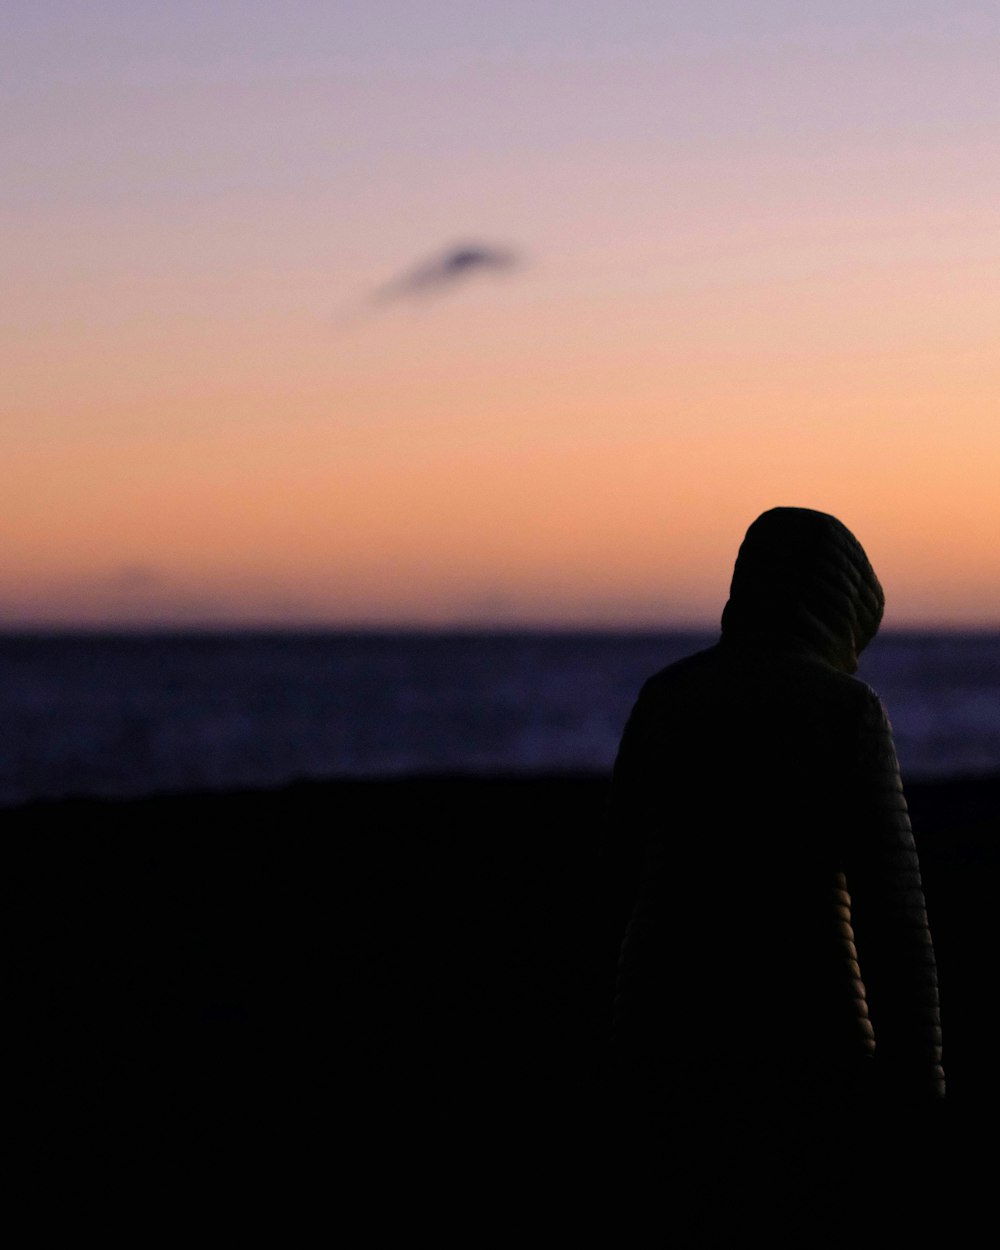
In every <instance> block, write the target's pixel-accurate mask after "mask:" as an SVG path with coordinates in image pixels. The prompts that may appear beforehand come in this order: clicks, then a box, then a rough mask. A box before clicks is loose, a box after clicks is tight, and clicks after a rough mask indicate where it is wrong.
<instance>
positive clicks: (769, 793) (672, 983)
mask: <svg viewBox="0 0 1000 1250" xmlns="http://www.w3.org/2000/svg"><path fill="white" fill-rule="evenodd" d="M883 606H884V596H883V592H882V588H881V586H880V585H879V582H878V579H877V577H876V576H875V573H874V571H873V570H872V567H871V564H870V563H869V561H868V558H867V556H866V555H865V552H864V550H863V549H862V547H861V544H860V543H859V542H858V541H857V539H856V538H855V537H854V535H853V534H851V532H850V531H849V530H848V529H847V528H846V527H845V526H844V525H843V524H841V522H840V521H838V520H836V519H835V518H834V517H832V516H828V515H826V514H825V513H822V512H815V511H812V510H810V509H805V508H774V509H772V510H771V511H769V512H765V513H764V514H763V515H762V516H760V517H759V518H758V519H757V520H756V521H755V522H754V523H753V524H752V525H751V526H750V528H749V530H748V531H747V534H746V537H745V539H744V541H743V544H742V546H741V547H740V551H739V555H738V558H737V560H736V566H735V570H734V573H733V579H732V586H731V591H730V597H729V601H728V603H727V604H726V607H725V610H724V612H723V616H722V634H721V638H720V640H719V641H718V642H717V643H716V644H715V645H714V646H712V647H710V648H708V649H707V650H704V651H701V652H699V653H698V654H695V655H692V656H689V657H687V658H686V659H683V660H681V661H679V662H677V663H675V664H672V665H670V666H669V667H667V668H665V669H663V670H662V671H661V672H659V673H657V674H656V675H655V676H653V677H652V678H650V679H649V680H648V681H647V682H646V684H645V685H644V686H643V688H642V691H641V692H640V695H639V698H638V701H637V703H636V704H635V707H634V708H633V710H632V713H631V715H630V717H629V719H628V723H627V725H626V727H625V731H624V734H623V737H622V740H621V745H620V748H619V751H618V756H617V759H616V762H615V767H614V773H613V780H612V800H611V810H610V819H609V821H608V824H607V836H606V842H605V846H604V848H603V869H604V880H605V886H606V888H607V889H608V890H609V892H610V905H609V908H608V919H609V923H610V926H611V932H610V934H609V938H610V943H611V944H613V946H614V949H615V950H616V951H617V973H616V982H615V991H614V1003H613V1010H612V1016H613V1024H612V1057H613V1071H614V1073H615V1080H616V1082H617V1090H618V1094H619V1097H620V1098H621V1099H623V1100H624V1101H625V1102H626V1103H629V1104H631V1107H632V1110H633V1111H636V1110H638V1109H642V1110H643V1111H644V1113H646V1114H648V1115H652V1114H659V1115H661V1116H662V1117H664V1118H666V1119H670V1117H671V1116H673V1117H675V1118H676V1117H677V1116H681V1117H683V1116H684V1115H685V1114H686V1115H687V1116H688V1122H694V1121H698V1122H702V1121H703V1119H704V1113H705V1112H706V1111H707V1110H708V1109H710V1108H714V1109H715V1110H716V1112H720V1111H724V1113H725V1114H727V1115H729V1116H730V1117H731V1118H738V1117H739V1116H740V1115H746V1114H748V1113H752V1112H751V1109H755V1110H756V1111H757V1112H758V1113H763V1112H764V1111H765V1109H771V1110H772V1111H773V1110H774V1108H776V1107H777V1108H784V1109H792V1110H795V1111H797V1112H799V1111H802V1110H803V1109H806V1110H807V1111H809V1112H810V1113H811V1112H812V1111H815V1110H817V1109H820V1108H824V1109H826V1110H827V1111H829V1110H830V1109H831V1107H840V1108H843V1107H844V1106H845V1105H848V1104H850V1105H851V1106H854V1107H857V1106H862V1105H866V1104H870V1103H872V1102H877V1103H879V1104H880V1105H883V1106H884V1105H886V1100H887V1099H888V1100H889V1102H890V1103H891V1104H892V1105H893V1106H896V1107H900V1106H913V1107H916V1106H919V1105H924V1104H925V1103H926V1102H927V1101H928V1100H930V1101H933V1100H935V1099H937V1098H940V1097H941V1096H942V1095H943V1092H944V1074H943V1070H942V1067H941V1031H940V1019H939V1012H938V989H937V976H936V969H935V959H934V949H933V946H932V943H931V936H930V932H929V929H928V923H927V915H926V911H925V907H924V897H923V892H922V884H921V878H920V872H919V866H918V862H917V854H916V850H915V846H914V840H913V835H912V832H911V829H910V822H909V817H908V814H907V808H906V801H905V798H904V796H903V788H902V784H901V781H900V775H899V768H898V764H897V761H896V753H895V748H894V745H893V739H892V732H891V729H890V725H889V721H888V718H887V716H886V713H885V709H884V707H883V705H882V703H881V701H880V700H879V698H878V696H877V695H876V694H875V693H874V691H873V690H872V689H871V688H870V687H868V686H867V685H865V684H864V683H863V682H861V681H859V680H858V679H857V678H855V677H854V676H852V674H853V673H854V672H855V670H856V669H857V665H858V656H859V655H860V654H861V652H862V651H863V650H864V648H865V646H866V645H867V644H868V643H869V642H870V641H871V640H872V638H873V637H874V636H875V634H876V631H877V630H878V626H879V623H880V621H881V618H882V612H883ZM735 1108H740V1109H741V1110H740V1111H739V1112H737V1111H736V1110H734V1109H735Z"/></svg>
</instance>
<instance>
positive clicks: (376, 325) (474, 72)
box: [0, 0, 1000, 627]
mask: <svg viewBox="0 0 1000 1250" xmlns="http://www.w3.org/2000/svg"><path fill="white" fill-rule="evenodd" d="M0 96H2V104H3V116H4V127H3V138H2V141H0V142H2V147H3V161H2V187H0V236H2V251H3V255H4V258H5V269H6V281H5V289H6V300H5V309H4V313H3V319H4V326H3V334H2V336H0V377H2V379H3V386H2V390H0V396H2V413H0V429H2V438H3V449H4V462H5V466H6V489H5V490H4V492H3V502H2V505H0V507H2V513H0V515H3V517H4V520H5V524H4V527H3V528H4V532H5V538H6V559H5V560H4V561H3V564H2V566H0V567H2V572H0V623H2V624H4V625H5V626H7V627H19V626H25V625H32V624H46V623H48V624H86V625H98V624H110V625H115V624H165V625H171V624H185V625H187V624H226V623H234V624H246V625H296V624H303V625H326V624H329V625H336V626H340V625H363V624H383V625H387V624H427V625H462V624H473V625H477V626H491V625H529V624H533V625H620V626H649V625H661V624H674V623H681V624H713V623H715V622H717V620H718V616H719V612H720V610H721V607H722V603H723V602H724V599H725V596H726V591H727V587H728V580H729V576H730V574H731V571H732V564H733V559H734V557H735V554H736V549H737V547H738V545H739V542H740V539H741V538H742V535H743V532H744V531H745V529H746V526H747V525H748V524H749V522H750V521H751V520H753V518H754V517H755V516H756V515H757V514H758V513H760V512H761V511H763V510H764V509H766V508H768V507H771V506H774V505H776V504H785V505H788V504H792V505H801V506H807V507H814V508H819V509H822V510H824V511H828V512H833V513H835V514H836V515H837V516H839V517H840V518H841V519H842V520H843V521H844V522H845V523H846V524H847V525H848V526H850V527H851V528H852V529H853V530H854V531H855V533H856V534H857V535H858V537H859V538H860V539H861V541H862V543H863V544H864V545H865V547H866V549H867V550H868V553H869V555H870V556H871V559H872V562H873V564H874V565H875V568H876V571H877V572H878V573H879V576H880V577H881V579H882V582H883V584H884V585H885V588H886V593H887V600H888V607H887V614H886V625H887V626H896V627H904V626H916V625H956V626H957V625H977V626H1000V405H998V396H1000V352H998V349H997V338H998V328H1000V141H998V130H1000V8H998V7H997V5H996V4H995V3H974V4H973V3H963V2H962V0H951V2H949V3H943V2H938V0H935V2H934V3H927V2H925V0H864V2H861V0H838V3H836V4H831V3H829V0H816V2H814V0H757V2H755V3H752V4H750V3H746V0H699V3H698V4H691V3H689V2H686V3H680V2H675V0H504V3H496V2H494V0H341V2H337V0H311V2H308V3H306V2H302V0H282V2H280V3H279V2H278V0H266V2H265V0H208V2H206V0H170V2H169V3H163V2H162V0H159V2H157V3H152V2H150V0H118V2H116V3H109V2H106V0H93V2H88V3H87V4H81V3H79V0H31V2H29V0H8V3H7V4H6V5H4V6H3V15H2V17H0ZM476 249H482V251H481V253H480V252H476ZM463 250H464V251H465V252H466V254H467V255H468V254H469V253H475V255H477V256H481V257H482V258H483V262H484V263H476V261H475V260H472V261H470V262H469V263H464V264H463V263H452V264H451V265H450V266H449V265H448V264H447V258H448V257H449V256H451V257H452V260H453V262H454V259H455V255H456V253H457V254H459V255H460V254H461V252H462V251H463ZM491 261H495V262H496V263H490V262H491Z"/></svg>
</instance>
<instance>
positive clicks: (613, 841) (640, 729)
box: [598, 692, 650, 1009]
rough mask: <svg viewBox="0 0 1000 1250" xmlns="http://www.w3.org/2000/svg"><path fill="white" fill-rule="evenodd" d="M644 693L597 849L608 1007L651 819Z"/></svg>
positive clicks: (626, 736) (619, 760) (625, 738)
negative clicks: (647, 824)
mask: <svg viewBox="0 0 1000 1250" xmlns="http://www.w3.org/2000/svg"><path fill="white" fill-rule="evenodd" d="M644 693H645V692H643V693H640V695H639V699H638V701H637V702H636V704H635V707H634V708H633V709H632V713H631V715H630V716H629V719H628V722H627V724H626V726H625V731H624V733H623V734H622V740H621V743H620V745H619V747H618V754H617V757H616V759H615V765H614V772H613V773H612V779H611V794H610V799H609V802H608V809H607V812H606V813H605V819H604V822H603V828H602V836H601V841H600V845H599V849H598V873H599V881H600V911H601V915H600V933H601V938H600V942H601V952H600V961H601V964H602V967H603V969H604V973H603V975H604V977H605V978H606V980H607V982H608V987H607V988H608V1004H609V1009H610V1002H611V997H610V995H611V993H612V992H613V990H614V979H615V969H616V967H617V963H618V953H619V949H620V947H621V943H622V939H623V938H624V936H625V929H626V927H627V925H628V922H629V918H630V917H631V915H632V909H633V907H634V906H635V901H636V894H637V889H638V883H639V877H640V874H641V871H642V864H643V855H644V851H645V826H646V823H647V822H648V820H649V803H648V800H647V797H646V796H647V789H648V786H649V780H650V779H649V776H648V769H649V762H648V758H647V752H646V741H645V739H646V730H645V722H646V700H645V699H644V697H643V695H644Z"/></svg>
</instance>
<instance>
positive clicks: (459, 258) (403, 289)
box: [374, 243, 520, 304]
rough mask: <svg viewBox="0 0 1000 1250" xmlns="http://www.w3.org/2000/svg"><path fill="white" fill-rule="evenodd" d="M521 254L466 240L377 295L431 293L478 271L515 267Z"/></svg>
mask: <svg viewBox="0 0 1000 1250" xmlns="http://www.w3.org/2000/svg"><path fill="white" fill-rule="evenodd" d="M519 264H520V258H519V256H518V255H517V253H516V252H513V251H511V249H510V248H505V247H493V246H490V245H488V244H483V243H465V244H462V245H461V246H458V247H452V248H449V249H448V250H447V251H446V252H443V253H442V254H441V255H440V256H435V257H434V258H433V259H432V260H428V261H424V262H423V263H422V264H420V265H417V266H416V268H414V269H411V270H409V271H408V272H407V273H404V274H401V275H400V276H399V277H398V278H394V279H393V280H392V281H391V282H388V283H386V285H385V286H382V287H380V288H379V289H378V290H377V291H376V292H375V295H374V299H375V300H376V302H378V303H383V304H384V303H388V302H389V301H391V300H396V299H407V298H413V297H419V296H422V295H431V294H433V293H434V292H436V291H445V290H448V289H449V288H451V287H453V286H455V285H457V284H458V283H459V282H465V281H466V280H467V279H468V278H470V277H471V276H473V275H474V274H476V273H482V272H488V271H494V272H500V271H503V270H509V269H514V268H516V267H517V266H518V265H519Z"/></svg>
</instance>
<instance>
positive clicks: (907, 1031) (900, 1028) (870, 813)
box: [846, 693, 944, 1101]
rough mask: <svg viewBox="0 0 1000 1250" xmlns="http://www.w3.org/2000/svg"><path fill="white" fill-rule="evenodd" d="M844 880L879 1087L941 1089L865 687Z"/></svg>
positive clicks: (887, 782)
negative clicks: (854, 806) (846, 887)
mask: <svg viewBox="0 0 1000 1250" xmlns="http://www.w3.org/2000/svg"><path fill="white" fill-rule="evenodd" d="M856 812H857V817H856V821H855V822H854V824H855V827H854V829H853V831H852V833H853V836H852V837H851V839H850V856H849V861H848V863H847V865H846V867H847V885H848V890H849V891H850V896H851V904H852V905H851V913H852V916H851V919H852V925H853V928H854V934H855V939H856V943H857V949H858V960H859V963H860V966H861V976H862V979H863V981H864V984H865V990H866V995H867V999H868V1011H869V1016H870V1019H871V1022H872V1026H873V1028H874V1031H875V1064H876V1070H877V1072H878V1075H879V1084H880V1086H881V1087H882V1088H883V1089H884V1090H885V1091H886V1092H887V1093H888V1094H890V1095H892V1096H896V1097H900V1098H902V1099H903V1100H904V1101H905V1100H909V1099H912V1098H925V1097H926V1098H940V1097H942V1096H943V1095H944V1070H943V1068H942V1066H941V1018H940V1011H939V1005H938V984H937V968H936V964H935V959H934V946H933V943H932V941H931V934H930V929H929V927H928V923H927V910H926V907H925V903H924V893H923V885H922V882H921V879H920V865H919V862H918V860H917V851H916V845H915V843H914V840H913V832H912V830H911V828H910V817H909V813H908V811H907V808H906V799H905V797H904V794H903V786H902V781H901V779H900V775H899V765H898V762H897V760H896V749H895V745H894V743H893V739H892V729H891V726H890V724H889V719H888V717H887V715H886V712H885V708H884V707H883V706H882V703H881V700H879V698H878V697H877V696H876V695H875V694H874V693H870V696H869V698H868V701H867V703H866V707H865V713H864V715H863V717H862V721H861V726H860V732H859V741H858V759H857V808H856Z"/></svg>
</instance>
